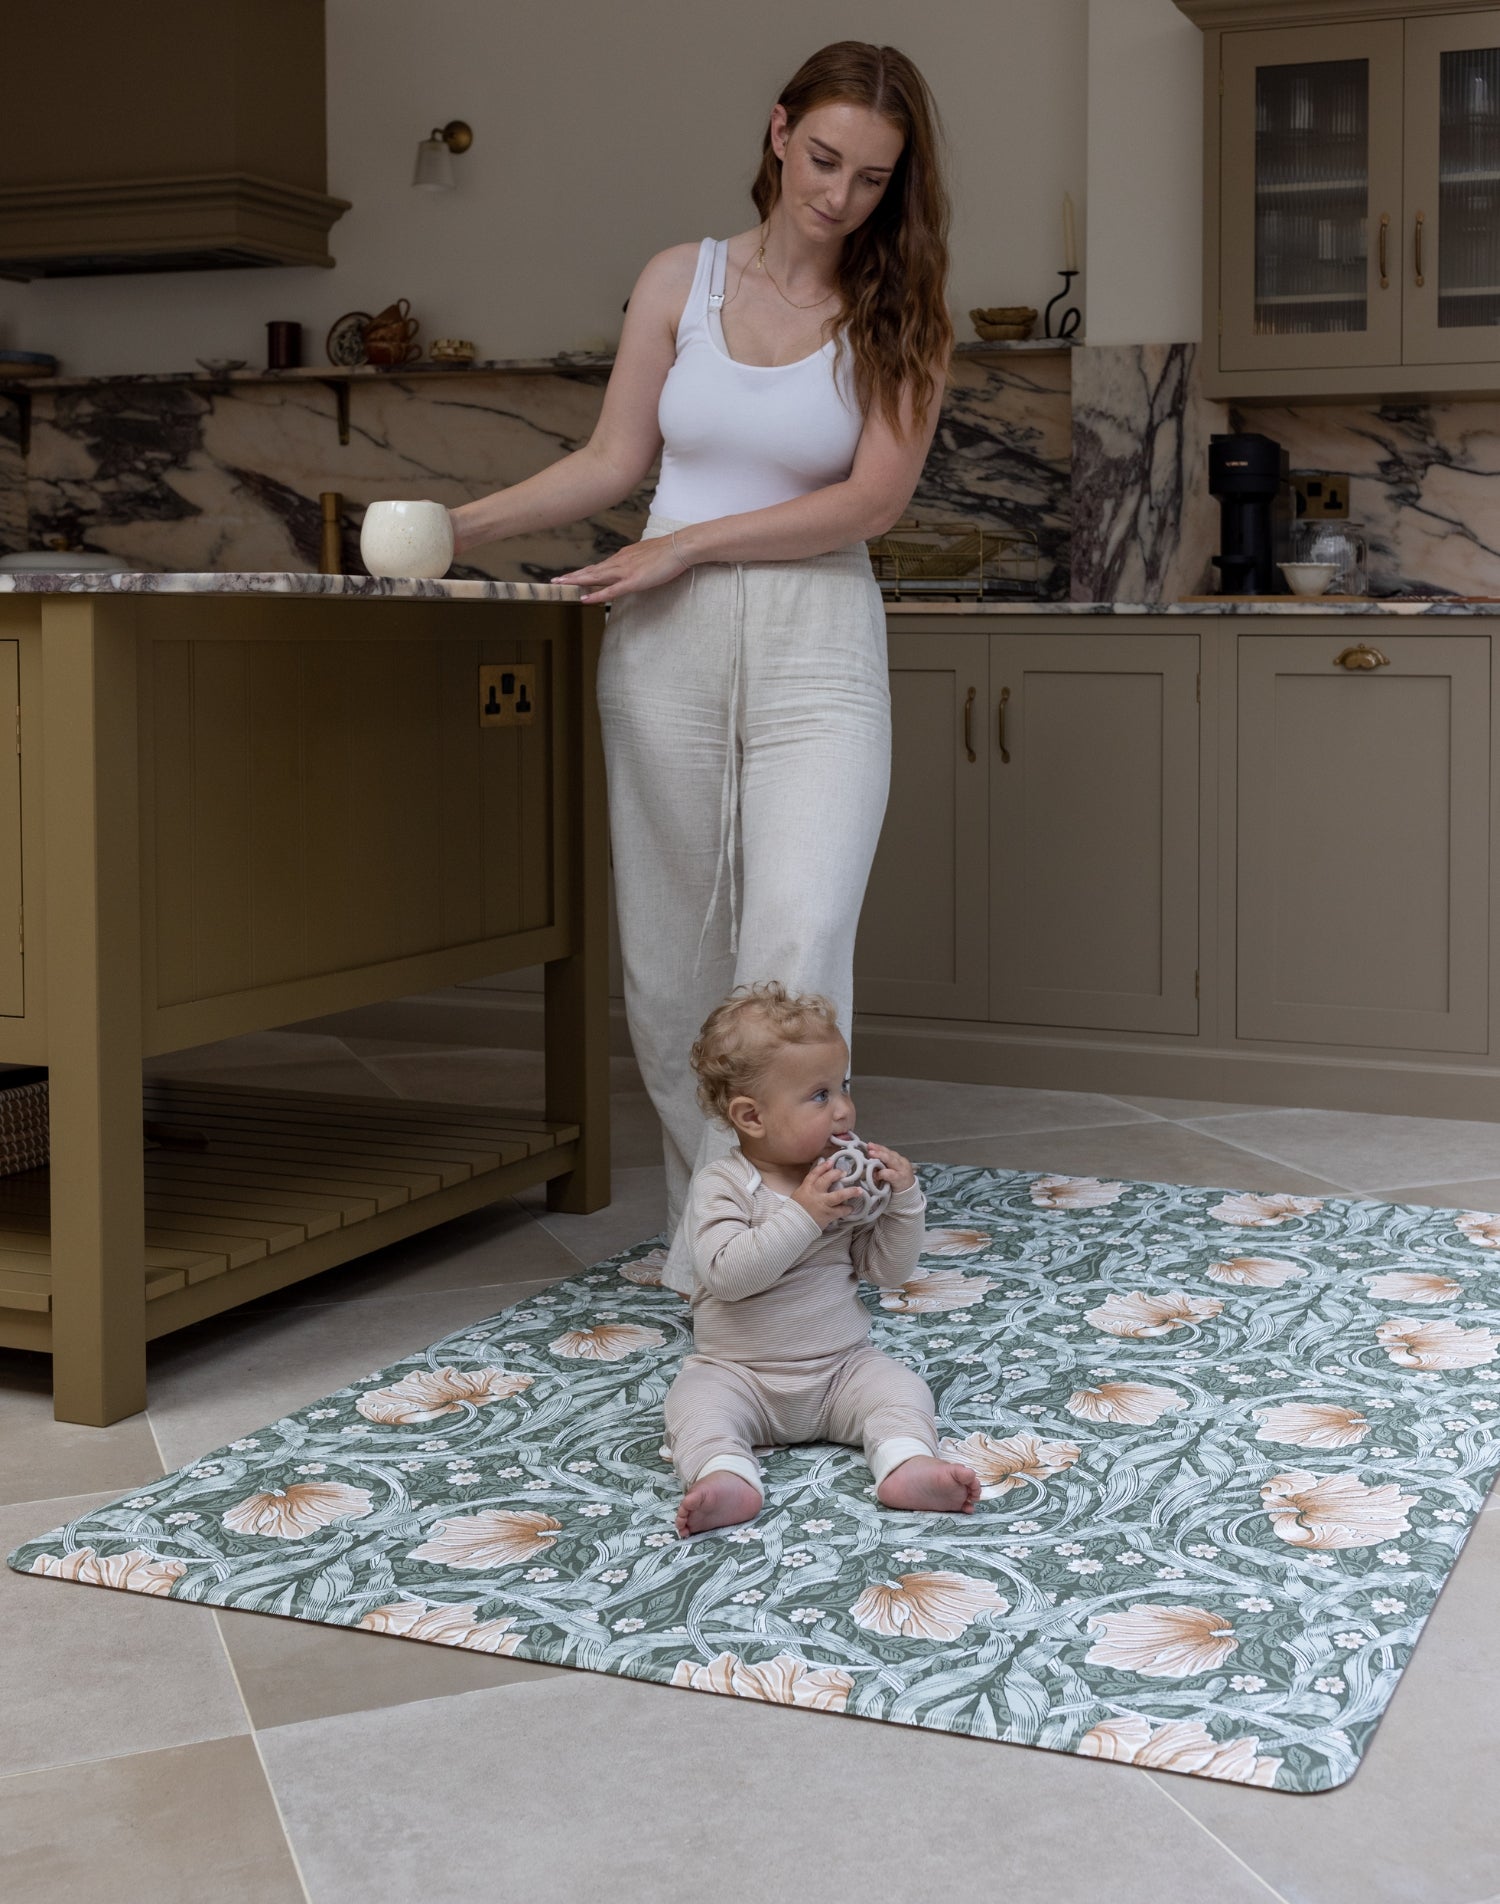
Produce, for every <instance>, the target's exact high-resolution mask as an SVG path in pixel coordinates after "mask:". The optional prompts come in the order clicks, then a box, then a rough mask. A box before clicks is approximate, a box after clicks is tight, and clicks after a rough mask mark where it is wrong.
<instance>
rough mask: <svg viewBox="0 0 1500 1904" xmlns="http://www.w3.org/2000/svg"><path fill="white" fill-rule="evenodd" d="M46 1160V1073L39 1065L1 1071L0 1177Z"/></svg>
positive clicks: (37, 1167) (19, 1171) (32, 1167)
mask: <svg viewBox="0 0 1500 1904" xmlns="http://www.w3.org/2000/svg"><path fill="white" fill-rule="evenodd" d="M46 1162H47V1074H46V1072H45V1071H44V1070H42V1069H41V1068H40V1067H39V1066H37V1067H26V1068H24V1069H18V1070H15V1071H6V1072H0V1177H15V1176H19V1175H20V1173H21V1172H22V1171H23V1170H40V1169H41V1168H42V1167H43V1166H44V1165H45V1164H46Z"/></svg>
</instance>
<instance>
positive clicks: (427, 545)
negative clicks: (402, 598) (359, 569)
mask: <svg viewBox="0 0 1500 1904" xmlns="http://www.w3.org/2000/svg"><path fill="white" fill-rule="evenodd" d="M359 552H360V554H361V555H362V556H363V557H364V559H365V567H366V568H367V569H368V570H369V571H370V573H371V574H372V575H409V576H419V577H423V578H432V577H435V576H439V575H446V574H447V573H448V565H449V563H451V562H452V560H453V521H452V518H451V517H450V516H449V514H448V511H447V509H446V508H445V507H444V506H443V504H442V503H440V502H372V503H371V504H370V506H369V507H368V508H367V509H366V510H365V519H364V521H363V522H362V523H361V524H360V530H359Z"/></svg>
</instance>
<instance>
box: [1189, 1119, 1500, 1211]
mask: <svg viewBox="0 0 1500 1904" xmlns="http://www.w3.org/2000/svg"><path fill="white" fill-rule="evenodd" d="M1194 1121H1195V1122H1196V1120H1194ZM1206 1128H1207V1129H1208V1130H1209V1131H1210V1132H1211V1133H1212V1135H1213V1136H1215V1137H1222V1138H1223V1139H1224V1140H1225V1141H1226V1142H1228V1143H1231V1144H1244V1145H1245V1146H1246V1147H1247V1148H1248V1149H1250V1150H1258V1151H1260V1152H1262V1153H1263V1154H1264V1155H1265V1156H1267V1157H1279V1158H1283V1159H1285V1160H1286V1161H1288V1162H1291V1161H1293V1160H1295V1162H1296V1163H1298V1164H1299V1165H1300V1166H1301V1167H1302V1169H1304V1170H1311V1171H1316V1172H1317V1173H1318V1174H1319V1175H1321V1176H1325V1177H1329V1178H1331V1179H1333V1180H1334V1181H1336V1182H1338V1183H1347V1184H1348V1185H1349V1187H1350V1188H1351V1189H1352V1190H1358V1191H1362V1192H1365V1191H1372V1190H1374V1189H1375V1187H1376V1186H1377V1185H1380V1184H1384V1185H1385V1186H1387V1188H1389V1187H1390V1186H1392V1185H1396V1186H1399V1185H1402V1184H1407V1183H1413V1184H1416V1183H1460V1182H1468V1181H1471V1180H1477V1179H1479V1178H1481V1177H1493V1176H1494V1175H1495V1171H1496V1168H1497V1166H1500V1124H1480V1123H1466V1122H1464V1121H1462V1120H1461V1119H1458V1118H1444V1117H1379V1116H1375V1115H1373V1114H1371V1113H1368V1112H1364V1111H1247V1112H1241V1113H1239V1114H1238V1115H1236V1116H1233V1117H1215V1118H1212V1119H1209V1120H1206Z"/></svg>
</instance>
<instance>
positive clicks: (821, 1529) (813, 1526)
mask: <svg viewBox="0 0 1500 1904" xmlns="http://www.w3.org/2000/svg"><path fill="white" fill-rule="evenodd" d="M832 1525H833V1522H832V1521H804V1522H803V1523H802V1531H803V1533H804V1534H826V1533H827V1532H828V1530H829V1528H830V1527H832Z"/></svg>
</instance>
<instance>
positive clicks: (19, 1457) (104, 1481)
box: [0, 1349, 162, 1503]
mask: <svg viewBox="0 0 1500 1904" xmlns="http://www.w3.org/2000/svg"><path fill="white" fill-rule="evenodd" d="M161 1471H162V1466H161V1456H160V1455H159V1454H158V1453H157V1450H156V1443H155V1441H154V1440H153V1439H152V1437H151V1427H150V1424H149V1423H148V1422H147V1420H146V1417H145V1416H144V1415H132V1416H130V1417H129V1418H128V1419H127V1420H125V1421H119V1422H116V1423H115V1425H114V1426H113V1427H112V1428H81V1427H79V1426H78V1425H77V1424H76V1423H74V1422H66V1421H54V1420H53V1419H52V1358H51V1357H50V1356H48V1355H33V1354H30V1353H28V1352H27V1351H25V1350H22V1349H0V1503H3V1502H7V1501H34V1500H38V1499H42V1498H46V1497H50V1496H54V1495H60V1494H92V1493H96V1492H98V1491H99V1490H100V1489H103V1490H105V1491H107V1492H111V1493H119V1492H121V1491H122V1490H123V1489H125V1488H132V1487H137V1486H140V1485H141V1484H142V1483H144V1482H146V1481H151V1480H154V1479H155V1478H156V1476H157V1475H159V1474H160V1473H161Z"/></svg>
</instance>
